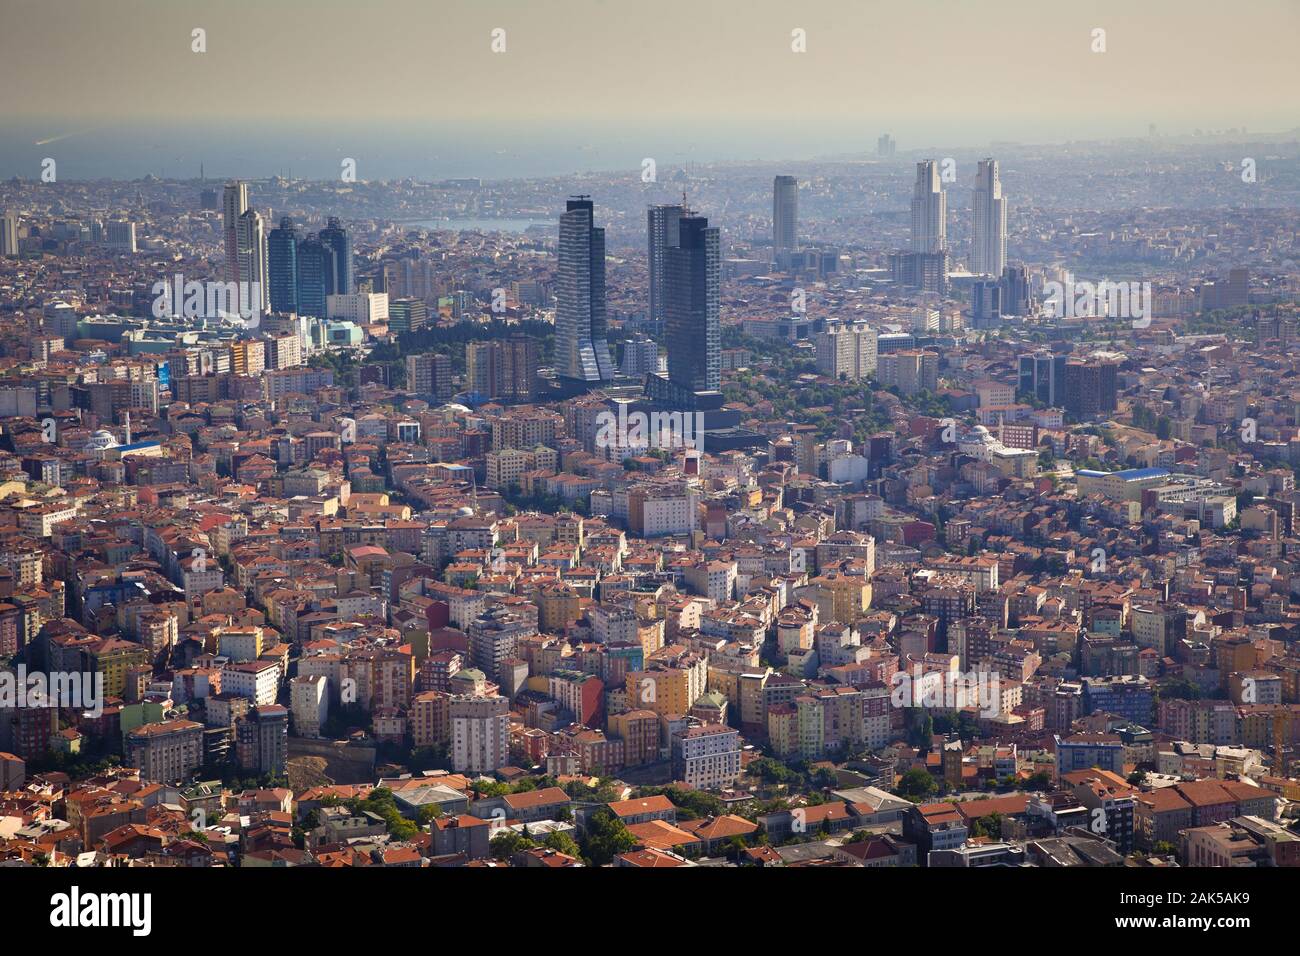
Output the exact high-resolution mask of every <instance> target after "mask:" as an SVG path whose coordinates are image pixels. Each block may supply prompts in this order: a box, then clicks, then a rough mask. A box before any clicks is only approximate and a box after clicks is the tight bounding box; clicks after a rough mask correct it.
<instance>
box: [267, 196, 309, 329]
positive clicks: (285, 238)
mask: <svg viewBox="0 0 1300 956" xmlns="http://www.w3.org/2000/svg"><path fill="white" fill-rule="evenodd" d="M300 241H301V238H300V237H299V235H298V230H297V229H296V228H294V225H293V220H292V219H290V218H289V217H288V216H285V217H284V218H283V219H281V220H280V225H279V227H278V228H276V229H272V230H271V232H270V234H269V235H268V236H267V239H266V247H267V262H268V266H267V271H268V272H269V277H268V282H269V283H270V286H271V290H270V291H271V311H272V312H297V311H298V243H299V242H300Z"/></svg>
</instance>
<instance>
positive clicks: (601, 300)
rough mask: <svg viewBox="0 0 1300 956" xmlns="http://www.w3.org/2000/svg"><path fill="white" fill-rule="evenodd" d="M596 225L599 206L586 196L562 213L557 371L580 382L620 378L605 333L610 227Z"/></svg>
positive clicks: (557, 283)
mask: <svg viewBox="0 0 1300 956" xmlns="http://www.w3.org/2000/svg"><path fill="white" fill-rule="evenodd" d="M593 223H594V208H593V205H592V202H591V200H590V199H589V198H587V197H586V196H577V197H575V198H573V199H570V200H569V201H568V205H567V206H566V208H565V212H564V215H562V216H560V261H559V269H558V270H557V274H556V282H555V304H556V309H555V371H556V374H557V375H559V376H561V377H563V378H567V379H570V380H575V381H578V382H608V381H611V380H612V379H613V378H614V363H613V361H611V359H610V357H609V343H608V340H607V337H606V333H605V230H604V229H598V228H596V226H595V225H594V224H593Z"/></svg>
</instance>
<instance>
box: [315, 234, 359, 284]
mask: <svg viewBox="0 0 1300 956" xmlns="http://www.w3.org/2000/svg"><path fill="white" fill-rule="evenodd" d="M320 241H321V242H322V243H324V245H325V246H326V247H327V248H328V249H329V250H330V252H331V254H332V257H333V260H334V261H333V266H332V268H333V272H334V288H333V290H332V294H338V295H352V293H354V292H356V291H357V286H356V275H355V272H354V270H353V267H352V237H351V236H350V235H348V231H347V230H346V229H344V228H343V227H342V226H341V225H339V221H338V219H336V218H334V217H333V216H331V217H330V218H329V220H328V221H327V222H326V223H325V228H324V229H322V230H321V231H320Z"/></svg>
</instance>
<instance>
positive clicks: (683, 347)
mask: <svg viewBox="0 0 1300 956" xmlns="http://www.w3.org/2000/svg"><path fill="white" fill-rule="evenodd" d="M667 254H668V269H667V283H666V285H667V291H668V312H667V320H666V321H667V329H666V331H667V338H668V381H669V382H671V383H672V384H673V385H674V386H676V387H677V388H679V389H682V390H686V391H690V392H710V391H717V390H718V389H719V388H720V387H721V385H722V327H721V325H720V320H719V311H718V309H719V300H720V295H721V273H720V265H721V259H720V255H721V252H720V239H719V234H718V227H717V226H710V225H709V220H708V219H706V218H705V217H704V216H696V215H683V216H682V218H681V220H680V221H679V224H678V243H677V245H676V246H673V247H671V248H669V249H668V250H667Z"/></svg>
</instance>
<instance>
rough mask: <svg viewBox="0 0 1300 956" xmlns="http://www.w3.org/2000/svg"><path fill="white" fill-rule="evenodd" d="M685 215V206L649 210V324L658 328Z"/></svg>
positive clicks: (666, 305)
mask: <svg viewBox="0 0 1300 956" xmlns="http://www.w3.org/2000/svg"><path fill="white" fill-rule="evenodd" d="M685 212H686V207H685V206H667V205H662V206H651V207H650V208H649V209H648V210H646V226H647V233H648V236H647V239H648V249H647V251H648V254H649V286H650V321H651V322H652V323H654V324H655V325H656V326H658V325H660V324H661V323H662V322H663V321H664V319H665V318H666V317H667V312H668V297H667V293H666V290H665V286H664V283H665V282H666V280H667V267H668V260H667V251H668V249H669V248H670V247H672V246H675V245H677V223H678V221H679V220H680V219H681V218H682V216H683V215H684V214H685ZM651 371H653V369H651Z"/></svg>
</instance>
